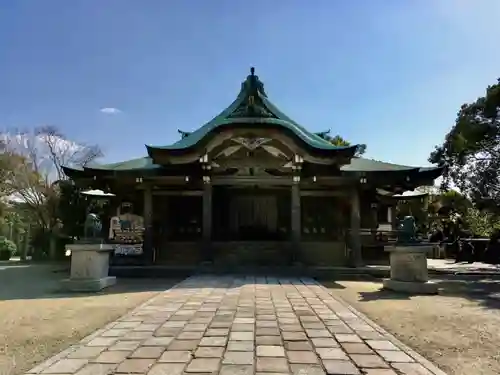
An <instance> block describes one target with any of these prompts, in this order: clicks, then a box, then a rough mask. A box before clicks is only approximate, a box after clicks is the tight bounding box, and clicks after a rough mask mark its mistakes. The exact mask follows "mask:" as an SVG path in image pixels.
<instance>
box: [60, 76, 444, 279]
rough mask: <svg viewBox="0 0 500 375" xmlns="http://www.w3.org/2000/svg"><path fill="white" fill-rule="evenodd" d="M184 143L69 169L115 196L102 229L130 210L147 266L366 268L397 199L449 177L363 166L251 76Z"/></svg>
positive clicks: (80, 181) (351, 149) (184, 135)
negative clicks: (290, 111)
mask: <svg viewBox="0 0 500 375" xmlns="http://www.w3.org/2000/svg"><path fill="white" fill-rule="evenodd" d="M180 133H181V137H180V138H181V139H179V140H178V141H177V142H175V143H173V144H170V145H148V146H146V152H147V155H146V156H145V157H142V158H139V159H134V160H127V161H122V162H119V163H113V164H105V165H89V166H86V167H83V168H81V169H78V168H70V167H65V168H64V171H65V173H66V175H67V176H68V177H69V178H71V179H72V180H73V181H75V183H76V184H77V185H79V186H81V187H85V188H93V189H102V190H104V191H106V192H112V193H113V194H115V197H113V199H112V200H111V212H110V213H109V217H107V218H104V223H109V220H110V218H111V216H114V215H118V214H119V213H116V210H117V208H118V207H119V206H120V205H121V204H122V203H123V202H130V206H129V207H132V210H133V211H134V212H133V213H134V214H136V215H140V216H141V222H143V224H141V225H143V227H144V228H143V233H141V236H140V237H141V239H140V241H141V242H142V241H143V244H142V245H143V246H142V250H141V251H139V253H138V254H136V255H135V256H133V257H132V258H133V259H134V261H133V262H136V263H138V264H141V265H164V266H172V267H187V268H193V269H195V268H196V267H197V266H199V265H200V264H211V265H213V266H214V267H220V268H221V269H226V270H234V269H236V268H237V267H243V268H244V267H248V266H251V265H255V266H290V265H305V266H310V267H328V266H345V265H360V264H362V263H363V258H364V257H366V256H367V255H366V254H368V253H366V251H368V250H365V249H368V248H369V247H370V246H373V244H374V243H376V241H377V240H376V239H375V234H376V233H377V231H380V230H381V228H382V227H383V226H384V225H385V227H386V228H389V229H391V228H393V227H394V210H393V209H392V206H394V205H395V202H396V199H395V197H397V196H400V194H402V193H403V192H405V191H409V190H414V189H415V188H416V187H419V186H422V185H432V184H433V181H434V179H436V178H437V177H439V176H440V175H441V174H442V169H440V168H434V167H412V166H405V165H397V164H391V163H385V162H382V161H377V160H372V159H367V158H363V157H358V156H355V155H356V151H357V150H358V146H357V145H352V146H341V147H340V146H335V145H333V144H332V143H330V142H328V141H327V140H325V139H323V138H322V137H321V136H319V135H317V134H315V133H312V132H310V131H308V130H307V129H306V128H305V127H303V126H301V125H299V124H298V123H297V122H295V121H294V120H292V119H291V118H290V117H288V116H287V115H286V114H284V113H283V112H281V111H280V110H279V109H278V108H277V107H276V106H275V105H274V104H273V103H272V102H271V101H270V99H269V97H268V95H267V92H266V91H265V90H264V84H263V83H262V81H260V80H259V77H258V76H257V75H255V71H254V69H253V68H252V69H251V73H250V75H248V76H247V77H246V79H245V80H244V82H243V83H242V84H241V89H240V92H239V94H238V95H237V97H236V99H235V100H234V102H233V103H231V104H230V105H229V106H228V107H227V108H226V109H224V110H223V111H222V112H221V113H220V114H219V115H217V116H216V117H215V118H213V119H212V120H210V121H209V122H207V123H206V124H205V125H203V126H201V127H199V128H198V129H197V130H195V131H193V132H183V131H180ZM108 230H109V224H108V227H107V228H105V229H104V232H107V231H108ZM365 253H366V254H365Z"/></svg>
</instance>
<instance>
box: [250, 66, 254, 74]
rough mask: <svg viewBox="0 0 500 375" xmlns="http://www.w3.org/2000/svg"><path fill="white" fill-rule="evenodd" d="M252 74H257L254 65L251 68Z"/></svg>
mask: <svg viewBox="0 0 500 375" xmlns="http://www.w3.org/2000/svg"><path fill="white" fill-rule="evenodd" d="M250 74H251V75H254V74H255V68H254V67H253V66H252V67H251V68H250Z"/></svg>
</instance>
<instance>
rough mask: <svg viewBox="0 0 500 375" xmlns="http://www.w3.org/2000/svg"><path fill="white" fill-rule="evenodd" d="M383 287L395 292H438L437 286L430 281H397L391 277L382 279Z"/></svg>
mask: <svg viewBox="0 0 500 375" xmlns="http://www.w3.org/2000/svg"><path fill="white" fill-rule="evenodd" d="M383 285H384V288H385V289H389V290H393V291H395V292H402V293H410V294H438V286H437V284H435V283H433V282H432V281H427V282H418V281H416V282H415V281H413V282H412V281H398V280H392V279H385V280H384V283H383Z"/></svg>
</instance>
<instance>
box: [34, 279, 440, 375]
mask: <svg viewBox="0 0 500 375" xmlns="http://www.w3.org/2000/svg"><path fill="white" fill-rule="evenodd" d="M109 308H113V307H112V306H110V307H109ZM28 373H29V374H43V375H45V374H58V375H65V374H77V375H104V374H148V375H181V374H190V375H195V374H220V375H254V374H262V375H279V374H300V375H323V374H329V375H333V374H338V375H341V374H342V375H354V374H366V375H397V374H405V375H438V374H439V375H443V373H442V372H441V371H439V370H438V369H437V368H435V367H434V366H433V365H432V364H430V363H429V362H427V361H426V360H424V359H423V358H422V357H420V356H419V355H418V354H416V353H414V352H413V351H411V350H410V349H408V348H406V347H405V346H404V345H403V344H401V343H399V342H398V341H397V340H395V339H394V337H392V336H390V335H389V334H388V333H386V332H385V331H383V330H382V329H381V328H380V327H378V326H376V325H375V324H374V323H372V322H370V321H369V320H368V319H367V318H366V317H364V316H363V315H362V314H360V313H359V312H356V311H355V310H353V309H352V308H351V307H349V306H347V305H345V304H344V303H343V302H341V301H338V300H337V299H335V298H334V297H332V295H331V294H330V293H329V291H328V290H327V289H326V288H324V287H323V286H321V285H319V284H318V283H317V282H316V281H314V280H311V279H298V278H296V279H283V278H279V279H277V278H271V277H267V278H265V277H244V278H236V277H229V276H228V277H216V276H195V277H191V278H188V279H186V280H184V281H183V282H181V283H179V284H177V285H176V286H175V287H174V288H172V289H169V290H166V291H165V292H162V293H161V294H159V295H158V296H156V297H154V298H153V299H151V300H150V301H148V302H146V303H145V304H144V305H142V306H139V307H138V308H136V309H135V310H133V311H132V312H130V313H129V314H127V315H125V316H123V317H121V318H120V319H118V320H117V321H115V322H113V323H110V324H108V325H107V326H106V327H104V328H102V329H100V330H98V331H96V332H94V333H93V334H92V335H90V336H88V337H86V338H85V339H83V340H82V341H81V342H79V343H78V344H77V345H74V346H72V347H70V348H68V349H67V350H65V351H63V352H62V353H60V354H58V355H56V356H55V357H53V358H51V359H49V360H47V361H46V362H44V363H42V364H41V365H39V366H37V367H35V368H34V369H32V370H31V371H29V372H28Z"/></svg>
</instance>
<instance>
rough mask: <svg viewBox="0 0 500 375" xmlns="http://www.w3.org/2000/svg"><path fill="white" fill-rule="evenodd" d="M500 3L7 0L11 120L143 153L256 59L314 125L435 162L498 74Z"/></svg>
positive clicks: (111, 154)
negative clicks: (459, 118) (465, 108)
mask: <svg viewBox="0 0 500 375" xmlns="http://www.w3.org/2000/svg"><path fill="white" fill-rule="evenodd" d="M498 14H500V1H498V0H477V1H472V0H471V1H465V0H441V1H436V0H405V1H400V0H371V1H370V0H352V1H348V0H343V1H340V0H310V1H303V0H289V1H285V0H253V1H240V0H210V1H204V0H71V1H68V0H43V1H41V0H2V1H1V4H0V46H1V51H2V52H1V58H0V127H2V128H6V127H20V128H29V127H34V126H37V125H41V124H52V125H56V126H58V127H59V128H60V129H61V130H62V131H63V132H64V133H65V134H66V135H67V136H68V137H69V138H71V139H73V140H76V141H81V142H87V143H98V144H100V145H101V146H102V148H103V149H104V151H105V153H106V158H105V160H106V161H119V160H123V159H128V158H134V157H140V156H144V155H145V149H144V144H153V145H164V144H169V143H172V142H173V141H175V140H176V139H177V138H178V134H177V129H179V128H180V129H184V130H193V129H195V128H197V127H199V126H201V125H202V124H204V123H205V122H207V121H209V120H210V119H211V118H212V117H214V116H215V115H217V114H218V113H219V112H220V111H221V110H222V109H224V108H225V107H226V106H227V105H229V104H230V103H231V102H232V100H233V99H234V98H235V96H236V95H237V93H238V91H239V88H240V84H241V81H242V80H243V79H244V78H245V77H246V75H247V74H248V71H249V68H250V66H255V67H256V73H257V74H258V75H259V76H260V78H261V80H262V81H263V82H264V83H265V87H266V91H267V93H268V95H269V97H270V99H271V101H273V102H274V103H275V104H276V105H277V106H278V107H279V108H280V109H281V110H283V111H284V112H285V113H287V114H288V115H289V116H290V117H292V118H294V119H295V120H296V121H298V122H300V123H301V124H303V125H304V126H306V127H308V128H309V129H311V130H313V131H322V130H326V129H328V128H331V129H332V133H333V134H340V135H342V136H343V137H344V138H346V139H348V140H350V141H352V142H354V143H366V144H367V145H368V152H367V155H368V156H370V157H373V158H375V159H379V160H385V161H392V162H396V163H400V164H410V165H419V164H426V163H427V157H428V155H429V153H430V151H431V150H432V149H433V146H434V145H435V144H437V143H440V142H441V141H442V139H443V137H444V135H445V133H446V132H447V130H448V129H449V128H450V127H451V126H452V125H453V121H454V118H455V115H456V112H457V110H458V108H459V106H460V105H461V104H462V103H464V102H467V101H471V100H474V99H475V98H476V97H478V96H480V95H481V94H482V93H483V92H484V89H485V87H486V86H487V85H488V84H492V83H494V82H495V80H496V78H497V77H499V76H500V49H499V48H498V47H495V44H497V39H498V38H497V36H498V35H499V32H500V24H499V23H498ZM102 108H117V109H119V110H120V112H119V113H103V112H101V111H100V110H101V109H102Z"/></svg>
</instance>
